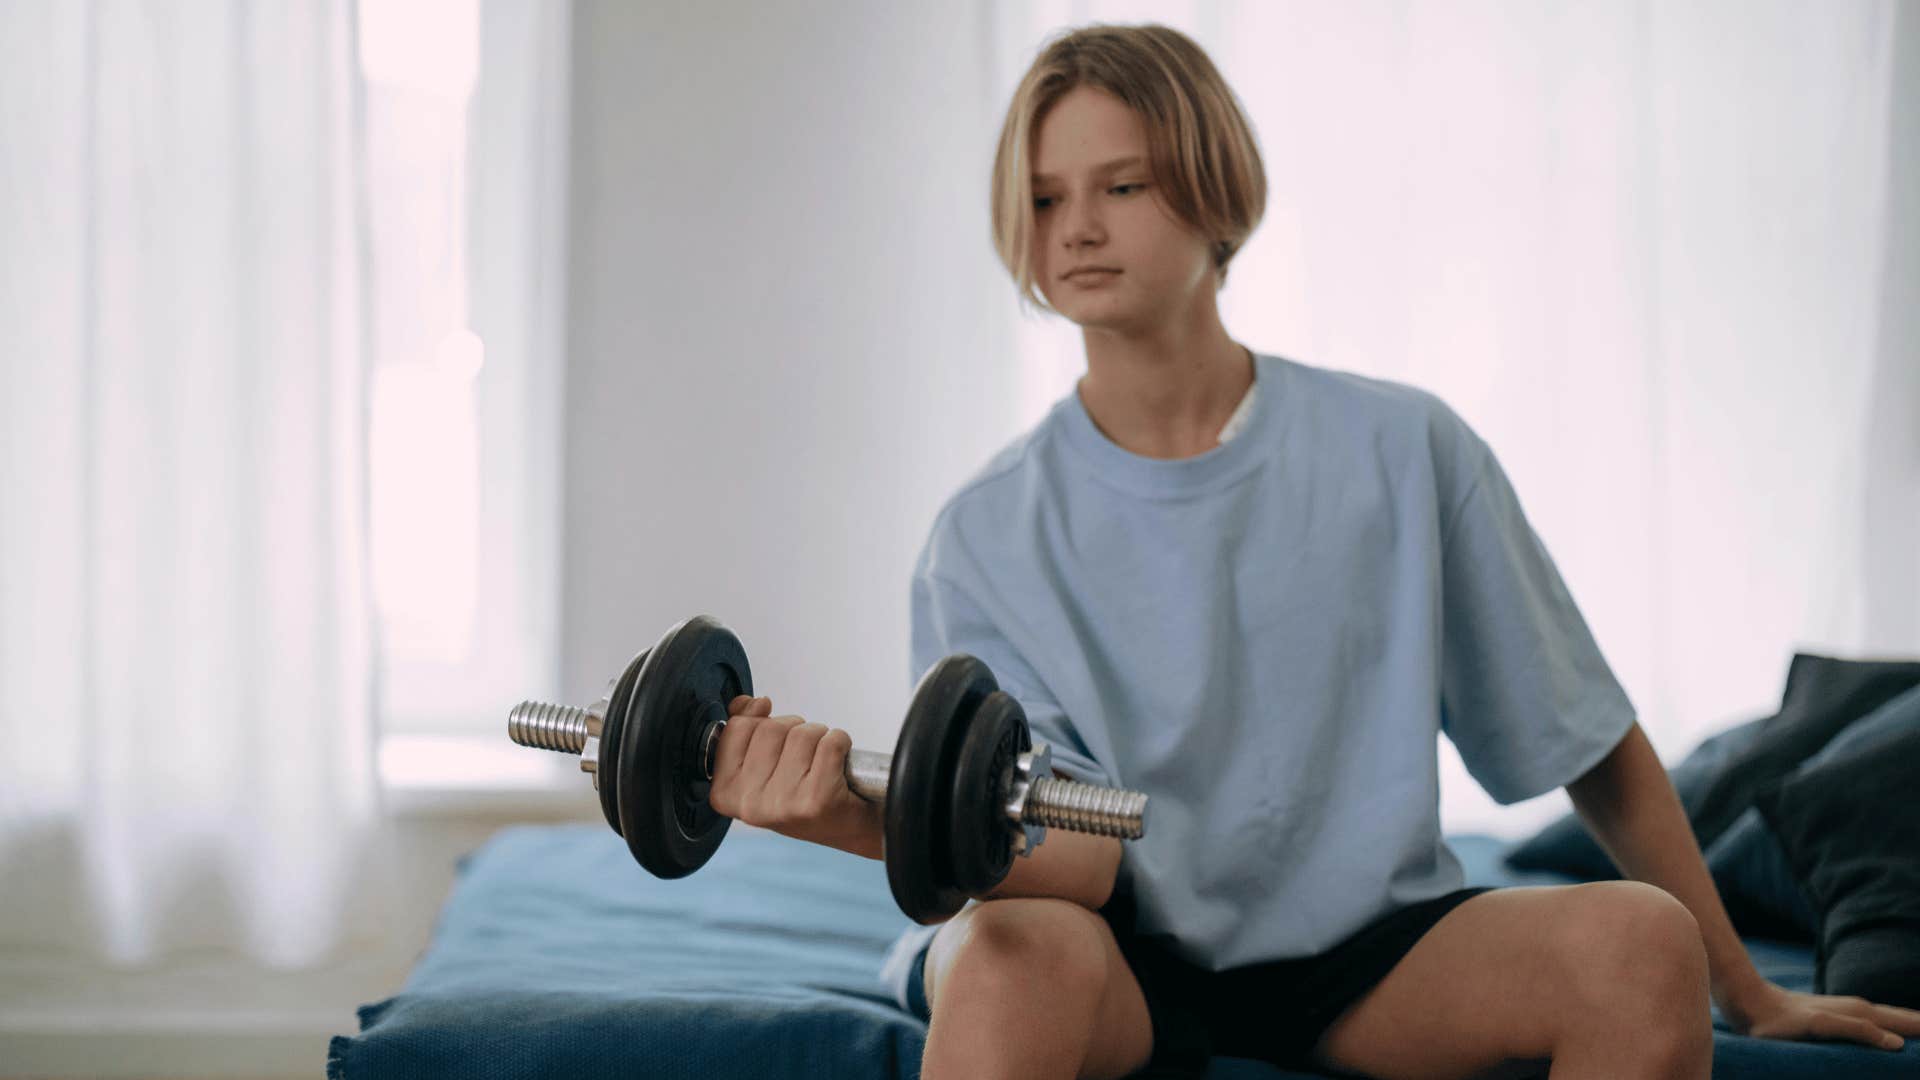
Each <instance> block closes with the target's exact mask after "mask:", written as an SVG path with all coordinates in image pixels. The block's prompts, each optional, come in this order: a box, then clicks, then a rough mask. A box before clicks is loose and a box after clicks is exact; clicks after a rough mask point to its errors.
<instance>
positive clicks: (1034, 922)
mask: <svg viewBox="0 0 1920 1080" xmlns="http://www.w3.org/2000/svg"><path fill="white" fill-rule="evenodd" d="M1098 920H1099V916H1098V915H1095V914H1094V913H1093V912H1091V911H1088V910H1087V909H1086V908H1084V907H1081V906H1080V905H1078V904H1074V903H1071V902H1069V901H1065V900H1052V899H1039V898H1020V899H1010V900H988V901H984V902H982V903H980V904H978V905H976V906H973V907H969V908H967V909H966V910H965V911H962V912H961V913H960V914H959V915H956V916H954V918H953V921H952V922H950V923H948V924H947V925H946V926H944V927H942V928H941V930H940V933H939V934H938V935H937V936H936V937H935V938H934V941H933V946H932V948H931V949H929V951H928V954H927V969H926V990H927V1000H928V1002H929V1003H932V1002H934V1001H935V1000H936V995H937V993H938V990H939V986H940V985H941V984H942V983H944V982H945V981H946V980H948V979H950V978H952V977H954V976H956V975H958V976H961V977H964V978H966V979H967V980H968V981H970V982H979V983H984V984H990V985H993V986H996V987H999V988H1001V989H1003V990H1006V991H1012V992H1016V993H1017V992H1019V991H1020V990H1022V989H1034V990H1044V991H1045V992H1047V993H1050V994H1060V993H1075V992H1081V993H1085V994H1087V995H1089V996H1092V997H1097V995H1098V994H1099V993H1100V991H1101V988H1102V987H1103V986H1104V985H1105V983H1106V979H1107V955H1106V948H1105V946H1104V943H1103V941H1102V939H1101V936H1100V930H1099V927H1098V926H1097V925H1096V924H1097V922H1098Z"/></svg>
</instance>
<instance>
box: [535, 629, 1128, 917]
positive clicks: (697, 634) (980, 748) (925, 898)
mask: <svg viewBox="0 0 1920 1080" xmlns="http://www.w3.org/2000/svg"><path fill="white" fill-rule="evenodd" d="M743 694H744V695H748V696H751V695H752V694H753V675H752V673H751V671H750V669H749V668H748V666H747V654H746V650H745V648H743V647H742V646H741V644H740V639H739V638H737V637H735V636H734V635H733V633H732V632H731V631H729V630H728V629H727V628H726V627H724V626H722V625H721V624H720V623H719V622H718V621H717V620H715V619H713V618H711V617H709V616H705V615H697V616H695V617H693V618H691V619H688V620H686V621H685V622H682V623H679V624H678V625H676V626H674V627H673V628H672V629H670V630H668V631H667V632H666V633H665V634H664V635H662V636H661V638H660V640H659V641H657V642H655V643H654V644H653V646H652V647H650V648H648V649H646V650H643V651H642V652H641V653H640V654H639V655H638V656H636V657H634V658H633V661H632V662H631V663H629V664H628V665H627V667H626V669H625V670H624V671H623V672H621V674H620V676H619V677H618V678H617V679H615V680H614V682H613V688H612V690H611V691H610V692H609V693H608V695H607V696H606V697H604V698H602V699H601V700H600V701H597V702H595V703H594V704H592V705H590V706H587V707H585V708H578V707H571V706H560V705H550V704H543V703H539V702H522V703H521V704H519V705H517V706H515V707H514V709H513V711H512V712H511V713H510V714H508V717H507V735H508V737H509V738H511V739H512V740H513V741H514V742H516V743H518V744H520V745H522V746H531V747H536V748H539V749H543V750H558V751H561V752H564V753H570V754H579V755H580V768H581V770H582V771H584V772H587V773H591V774H592V776H593V784H594V787H595V788H596V789H597V790H598V791H599V793H600V809H601V812H602V813H603V814H605V815H606V819H607V824H609V825H611V826H613V831H614V832H616V833H619V834H620V835H621V836H622V837H624V838H625V839H626V841H627V849H628V850H629V851H630V852H632V854H633V857H634V859H635V861H637V862H639V864H640V865H641V866H642V867H644V868H645V869H646V870H647V871H648V872H649V873H651V874H653V875H654V876H656V877H662V878H678V877H684V876H686V875H688V874H691V873H693V872H694V871H695V870H698V869H699V868H700V867H701V866H703V865H705V864H706V861H707V860H708V859H709V858H711V857H712V856H713V853H714V851H715V849H717V848H718V847H719V846H720V841H721V840H722V839H723V838H724V837H725V836H726V832H727V826H728V825H729V824H731V819H730V818H727V817H724V816H722V815H721V814H718V813H715V812H714V810H713V808H712V807H711V806H710V805H708V803H707V794H708V791H709V790H710V788H711V785H712V780H713V764H714V751H715V748H716V747H717V745H718V743H719V736H720V731H721V729H722V728H724V727H725V726H726V723H727V707H728V705H729V703H731V702H732V701H733V699H734V698H736V697H738V696H740V695H743ZM847 784H848V786H849V787H851V788H852V789H853V792H854V794H856V795H858V796H859V797H861V798H862V799H865V800H867V801H868V802H878V803H883V804H884V809H885V824H884V837H885V852H886V864H887V884H888V886H889V887H890V888H891V889H892V891H893V897H894V900H895V901H896V902H897V903H898V904H899V905H900V910H901V911H903V912H905V913H906V914H907V916H908V917H909V918H911V919H913V920H914V921H915V922H919V923H926V924H931V923H936V922H940V921H941V920H943V919H946V918H948V917H950V916H952V915H953V914H954V913H955V912H957V911H959V910H960V908H961V905H963V904H964V903H965V902H966V899H967V898H968V897H969V896H975V897H978V896H984V895H986V894H987V893H989V892H991V891H992V890H993V889H994V888H995V887H996V886H998V885H999V884H1000V882H1001V881H1003V880H1005V878H1006V876H1007V873H1008V871H1010V870H1011V869H1012V868H1013V859H1014V858H1015V857H1016V856H1024V855H1031V854H1032V853H1033V851H1034V849H1035V848H1037V847H1038V846H1039V845H1040V843H1041V841H1042V840H1044V839H1045V837H1046V830H1047V828H1048V827H1052V828H1058V829H1067V830H1070V831H1074V832H1084V833H1092V834H1095V835H1099V836H1114V837H1119V838H1120V839H1123V840H1137V839H1139V838H1140V837H1141V836H1143V835H1145V833H1146V809H1147V797H1146V796H1145V795H1143V794H1140V793H1138V792H1133V791H1126V790H1122V789H1120V788H1109V787H1100V786H1097V785H1093V784H1083V783H1079V782H1078V781H1073V780H1062V779H1059V778H1057V777H1055V776H1054V775H1053V755H1052V752H1051V750H1050V748H1049V747H1048V746H1047V745H1046V744H1045V743H1040V744H1038V745H1035V744H1034V742H1033V739H1032V736H1031V735H1030V733H1029V732H1028V730H1027V717H1026V713H1025V711H1024V710H1022V709H1021V707H1020V703H1019V702H1018V701H1016V700H1014V699H1013V697H1012V696H1011V695H1009V694H1007V693H1006V692H1005V691H1003V690H1001V689H1000V686H999V683H998V682H996V681H995V680H994V677H993V672H992V671H990V670H988V668H987V665H986V664H984V663H982V662H981V661H980V660H978V659H975V658H974V657H971V656H967V655H964V654H956V655H954V656H949V657H947V658H946V659H944V660H941V661H940V662H939V663H937V664H935V665H934V666H933V667H932V668H931V669H929V670H928V671H927V673H926V675H925V676H924V677H923V678H922V679H921V680H920V685H919V686H918V688H916V689H915V691H914V694H913V702H912V704H911V705H910V706H909V707H908V709H907V718H906V722H905V723H904V724H903V725H902V727H901V730H900V738H899V741H898V742H897V743H895V745H894V750H893V756H892V757H891V758H889V757H887V756H886V755H884V754H877V753H873V752H871V751H866V750H854V751H852V752H851V753H849V754H848V756H847Z"/></svg>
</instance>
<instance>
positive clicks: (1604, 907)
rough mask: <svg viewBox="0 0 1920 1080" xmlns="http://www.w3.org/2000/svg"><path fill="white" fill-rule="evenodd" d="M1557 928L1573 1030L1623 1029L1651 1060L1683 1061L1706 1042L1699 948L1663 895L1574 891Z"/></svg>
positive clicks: (1639, 890) (1610, 885) (1622, 888)
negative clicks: (1573, 1006)
mask: <svg viewBox="0 0 1920 1080" xmlns="http://www.w3.org/2000/svg"><path fill="white" fill-rule="evenodd" d="M1578 892H1579V894H1580V895H1579V902H1578V903H1575V904H1572V905H1570V907H1569V911H1568V917H1567V919H1566V921H1565V925H1564V926H1563V927H1562V928H1561V934H1560V940H1559V942H1558V944H1559V946H1560V949H1559V953H1560V959H1561V961H1562V964H1563V976H1564V977H1565V978H1566V979H1567V980H1569V985H1571V986H1573V987H1576V988H1577V990H1576V993H1575V994H1574V1000H1575V1001H1576V1002H1577V1003H1578V1006H1579V1011H1580V1013H1582V1014H1584V1015H1576V1016H1574V1017H1573V1018H1572V1022H1573V1031H1571V1032H1569V1034H1570V1035H1571V1036H1573V1037H1576V1038H1577V1037H1578V1036H1579V1035H1580V1034H1581V1033H1585V1034H1591V1035H1596V1036H1600V1037H1606V1033H1611V1032H1618V1031H1621V1030H1622V1029H1630V1030H1631V1031H1632V1032H1633V1033H1634V1038H1633V1040H1632V1042H1633V1045H1634V1047H1635V1049H1636V1050H1638V1051H1641V1052H1644V1053H1645V1054H1646V1055H1648V1056H1650V1057H1655V1058H1659V1057H1669V1056H1681V1057H1685V1056H1690V1055H1693V1054H1695V1053H1697V1051H1698V1050H1699V1048H1700V1045H1701V1044H1702V1042H1703V1041H1705V1042H1706V1043H1708V1044H1710V1043H1711V1040H1712V1032H1711V1017H1710V1013H1709V1011H1708V1003H1709V996H1708V995H1709V983H1708V971H1707V955H1706V945H1705V943H1704V942H1703V941H1702V939H1701V937H1700V926H1699V923H1698V922H1696V921H1695V920H1694V917H1693V914H1692V913H1691V912H1689V911H1688V910H1687V909H1686V907H1685V905H1683V904H1681V903H1680V901H1678V900H1676V899H1674V898H1673V897H1672V896H1671V895H1670V894H1668V893H1667V892H1666V891H1664V890H1662V889H1659V888H1656V887H1654V886H1652V885H1647V884H1644V883H1642V882H1637V881H1613V882H1596V883H1594V884H1591V885H1584V886H1580V887H1578Z"/></svg>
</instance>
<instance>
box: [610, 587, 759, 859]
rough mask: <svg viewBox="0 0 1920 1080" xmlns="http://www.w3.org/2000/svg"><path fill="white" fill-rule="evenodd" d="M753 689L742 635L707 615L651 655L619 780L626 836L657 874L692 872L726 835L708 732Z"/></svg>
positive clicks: (630, 714)
mask: <svg viewBox="0 0 1920 1080" xmlns="http://www.w3.org/2000/svg"><path fill="white" fill-rule="evenodd" d="M752 693H753V674H752V672H751V671H750V670H749V669H748V667H747V653H746V650H745V649H744V648H742V647H741V645H740V639H739V638H736V637H734V636H733V633H732V631H730V630H728V629H727V628H726V627H724V626H722V625H720V623H719V622H718V621H717V620H715V619H712V618H710V617H708V616H705V615H696V616H694V617H693V618H691V619H688V620H687V621H686V622H683V623H681V624H680V625H678V626H676V627H674V628H673V629H671V630H669V631H667V633H666V635H665V636H664V637H662V638H661V639H660V642H659V644H657V645H655V646H654V647H653V649H652V652H651V655H649V656H648V657H647V662H646V665H645V666H644V667H643V668H642V669H641V672H640V676H639V679H638V682H637V685H636V686H635V688H634V693H633V698H632V702H631V704H630V705H629V706H628V708H627V714H626V725H625V730H623V731H622V732H621V733H620V771H619V774H618V777H617V780H616V782H617V784H618V785H619V788H620V797H619V803H620V807H619V808H620V833H621V835H623V836H625V837H626V838H627V850H629V851H631V852H633V857H634V859H635V860H637V861H638V862H639V863H640V865H641V866H643V867H645V868H646V870H647V872H648V873H650V874H653V875H654V876H655V877H663V878H677V877H685V876H686V875H688V874H691V873H693V872H694V871H695V870H698V869H700V867H701V866H703V865H705V864H706V861H707V860H708V859H709V858H712V857H713V852H714V850H715V849H716V848H718V847H719V846H720V841H721V840H722V839H724V838H725V837H726V834H727V826H728V825H729V824H731V820H730V819H728V818H725V817H722V816H721V815H719V814H716V813H714V812H713V807H711V806H710V805H708V803H707V787H708V782H707V777H706V772H705V769H704V768H703V762H702V761H701V760H700V735H701V733H702V732H704V731H705V730H706V727H707V725H708V724H709V723H711V722H713V721H725V720H726V718H727V703H728V702H730V701H732V700H733V699H734V698H735V697H736V696H738V695H740V694H752ZM605 782H606V778H605V777H602V778H601V783H603V784H604V783H605Z"/></svg>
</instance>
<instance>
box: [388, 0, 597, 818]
mask: <svg viewBox="0 0 1920 1080" xmlns="http://www.w3.org/2000/svg"><path fill="white" fill-rule="evenodd" d="M358 16H359V57H360V63H361V70H362V73H363V75H364V77H365V132H366V135H365V137H366V141H367V154H366V159H367V163H368V165H367V169H368V174H367V184H366V199H367V219H368V223H369V228H368V237H367V251H368V257H369V259H370V263H371V265H370V271H371V272H370V274H369V279H370V281H371V283H372V284H371V290H372V296H371V301H372V303H371V310H372V337H373V341H372V346H373V349H372V352H373V365H374V370H373V372H372V378H371V380H370V383H371V387H372V390H371V393H372V402H371V417H370V421H371V422H370V439H371V445H370V448H369V450H370V454H369V457H370V462H371V466H370V467H371V472H372V476H371V483H370V500H371V504H372V505H371V513H370V515H369V516H370V523H371V524H370V531H371V536H370V542H371V548H372V567H373V587H374V596H375V602H376V606H377V611H378V618H379V627H380V635H381V653H382V660H383V671H382V694H381V698H382V700H381V706H382V718H383V720H382V723H383V732H384V734H385V738H384V740H383V752H382V765H383V771H384V772H385V774H386V775H387V776H388V778H389V780H394V779H396V778H398V779H399V782H402V783H413V782H420V781H421V780H422V778H423V777H424V776H425V775H426V774H428V773H433V772H435V771H438V772H439V773H441V774H447V775H449V776H450V777H451V778H452V779H457V780H458V781H459V782H460V783H461V784H462V785H463V786H464V785H466V784H474V783H477V784H485V783H486V782H488V780H489V778H490V777H489V774H490V773H493V774H498V773H499V772H500V770H502V769H505V770H507V771H513V763H514V762H515V761H518V760H522V759H516V758H513V757H511V756H500V755H486V756H484V757H483V758H481V759H473V758H472V757H471V755H469V756H468V757H466V758H462V757H461V756H460V755H459V754H458V753H456V752H453V751H450V750H449V746H451V745H454V744H457V743H459V742H462V741H468V742H472V743H474V744H476V745H477V746H479V747H480V748H482V749H491V748H492V745H493V743H494V742H498V743H500V744H502V745H504V742H505V740H504V737H503V736H502V735H501V732H502V731H503V730H504V719H505V716H506V711H507V709H508V708H509V707H510V706H511V705H512V704H513V703H514V702H516V701H518V700H520V699H522V698H527V697H548V698H551V697H554V696H556V694H557V686H556V683H557V676H556V651H557V650H556V642H557V626H556V614H555V612H556V598H557V592H558V589H557V586H558V567H557V552H558V543H557V541H558V536H557V532H558V521H559V517H560V506H559V498H558V493H559V487H560V485H559V461H560V438H559V432H560V423H559V417H560V394H561V385H562V372H563V370H564V369H563V368H562V357H561V354H560V348H561V334H560V332H559V331H560V323H559V318H560V315H561V312H562V310H563V305H562V300H563V296H564V292H563V289H562V287H561V282H562V280H563V270H564V263H563V261H562V254H563V250H564V249H563V234H562V230H563V228H564V223H565V211H564V191H565V183H564V181H565V160H566V124H565V116H566V110H565V86H566V78H565V74H566V62H567V57H566V34H567V21H566V20H567V10H566V6H565V5H560V4H542V3H534V2H532V0H362V3H361V4H360V6H359V12H358ZM507 749H509V750H510V749H511V748H507ZM489 762H492V764H489ZM545 765H546V763H545V762H539V763H537V764H535V765H533V766H532V767H533V768H535V769H536V770H537V769H540V768H544V766H545ZM522 771H524V770H522ZM492 778H496V779H497V778H498V776H497V775H495V776H493V777H492ZM429 782H431V781H430V780H429Z"/></svg>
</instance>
